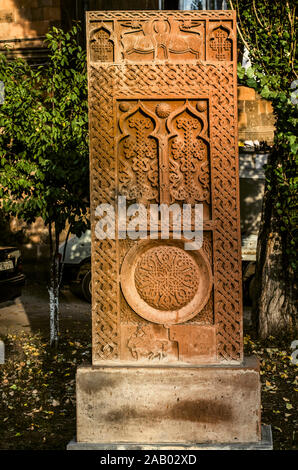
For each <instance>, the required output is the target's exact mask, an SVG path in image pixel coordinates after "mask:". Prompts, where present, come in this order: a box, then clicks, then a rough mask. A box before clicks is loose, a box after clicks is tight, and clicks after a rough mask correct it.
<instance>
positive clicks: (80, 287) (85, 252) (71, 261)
mask: <svg viewBox="0 0 298 470" xmlns="http://www.w3.org/2000/svg"><path fill="white" fill-rule="evenodd" d="M64 247H65V242H63V243H61V245H60V246H59V253H60V256H61V258H63V254H64ZM63 283H64V284H69V286H70V288H71V290H72V291H74V293H75V294H79V295H80V296H82V297H84V299H85V300H87V302H91V231H90V230H87V231H86V232H84V233H83V235H82V236H81V237H76V236H73V237H72V238H70V239H69V240H68V242H67V245H66V249H65V256H64V267H63Z"/></svg>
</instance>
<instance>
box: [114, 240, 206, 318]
mask: <svg viewBox="0 0 298 470" xmlns="http://www.w3.org/2000/svg"><path fill="white" fill-rule="evenodd" d="M121 288H122V292H123V294H124V297H125V299H126V301H127V303H128V304H129V305H130V306H131V308H132V309H133V310H134V311H135V312H136V313H137V314H138V315H140V316H141V317H143V318H145V319H146V320H149V321H151V322H153V323H160V324H164V325H170V324H176V323H182V322H185V321H187V320H190V319H191V318H193V317H194V316H196V315H197V314H198V313H199V312H200V311H201V310H202V309H203V307H204V306H205V305H206V303H207V301H208V299H209V297H210V293H211V289H212V272H211V266H210V264H209V261H208V259H207V256H206V255H205V253H204V251H203V250H202V249H201V250H197V251H191V252H190V251H185V250H184V242H183V241H182V240H167V241H163V240H146V241H145V240H144V241H141V242H139V243H137V244H136V245H135V246H133V247H132V248H131V249H130V250H129V251H128V253H127V254H126V256H125V258H124V261H123V264H122V268H121Z"/></svg>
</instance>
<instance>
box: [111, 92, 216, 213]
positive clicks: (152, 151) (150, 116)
mask: <svg viewBox="0 0 298 470" xmlns="http://www.w3.org/2000/svg"><path fill="white" fill-rule="evenodd" d="M148 101H149V100H148ZM181 101H182V100H181ZM119 111H120V113H121V114H120V117H119V120H118V129H119V131H120V133H119V137H118V158H117V160H118V171H119V183H120V188H119V189H120V193H121V194H122V195H125V196H126V197H127V199H128V200H134V201H135V202H138V203H140V202H142V203H145V204H147V203H150V202H151V203H152V202H154V203H155V202H157V203H158V202H159V203H175V202H178V203H183V202H184V203H187V204H196V203H204V204H205V205H206V207H207V206H209V205H210V147H209V136H208V132H209V131H208V102H207V100H193V102H192V103H190V102H189V101H188V100H185V101H182V102H181V104H180V103H179V105H178V106H177V103H175V101H174V100H160V101H158V100H155V101H154V103H150V102H146V100H138V101H137V102H136V101H134V102H133V103H130V102H129V100H127V101H122V102H120V103H119ZM158 188H160V194H158Z"/></svg>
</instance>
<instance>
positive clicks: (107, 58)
mask: <svg viewBox="0 0 298 470" xmlns="http://www.w3.org/2000/svg"><path fill="white" fill-rule="evenodd" d="M87 43H88V80H89V106H90V115H89V118H90V119H89V122H90V155H91V201H92V207H91V221H92V250H93V251H92V282H93V290H92V302H93V308H92V311H93V364H101V363H102V361H116V362H118V363H119V361H120V362H121V361H131V362H132V363H134V362H136V363H137V362H138V361H142V362H144V361H147V362H149V363H150V361H152V360H153V361H154V363H155V362H156V361H158V363H160V364H163V363H167V362H176V363H177V364H179V362H181V363H184V362H191V363H196V364H200V363H205V362H209V363H219V362H223V361H227V362H231V361H237V362H238V363H240V362H241V360H242V356H243V350H242V299H241V244H240V224H239V201H238V199H239V188H238V156H237V148H238V138H237V87H236V84H237V76H236V17H235V13H234V12H232V11H187V12H181V11H158V12H157V11H122V12H121V11H112V12H106V11H100V12H88V13H87ZM118 195H121V196H125V197H126V198H127V202H128V203H129V204H131V203H142V204H144V205H145V206H146V207H148V206H149V205H150V204H152V203H154V204H161V203H163V204H168V205H169V204H174V203H175V204H178V205H179V206H180V207H181V206H182V205H183V204H185V203H187V204H192V206H194V204H202V205H203V213H204V230H205V232H204V244H203V247H202V248H201V249H200V250H197V251H185V249H184V246H183V243H182V241H181V240H177V239H175V235H174V234H173V232H172V230H170V240H168V241H166V240H162V239H161V236H160V232H159V230H160V227H159V230H158V233H157V234H156V235H157V239H156V240H135V241H131V240H119V239H117V236H116V239H115V240H101V241H100V240H98V239H97V238H96V233H95V231H96V224H97V222H98V218H97V217H96V215H95V211H96V207H97V206H98V204H100V203H108V204H112V206H113V207H115V209H116V208H117V196H118ZM172 228H173V227H172ZM154 325H155V326H154ZM156 325H157V326H156Z"/></svg>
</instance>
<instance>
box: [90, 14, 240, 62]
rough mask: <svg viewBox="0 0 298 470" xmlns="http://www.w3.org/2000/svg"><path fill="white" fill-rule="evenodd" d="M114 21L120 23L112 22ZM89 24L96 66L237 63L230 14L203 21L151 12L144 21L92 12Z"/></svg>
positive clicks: (191, 16)
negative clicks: (98, 64) (142, 63)
mask: <svg viewBox="0 0 298 470" xmlns="http://www.w3.org/2000/svg"><path fill="white" fill-rule="evenodd" d="M220 17H222V19H221V20H220ZM113 18H116V19H117V21H116V22H115V21H114V22H113V21H111V20H112V19H113ZM219 20H220V21H219ZM89 21H90V25H91V27H92V30H91V37H90V51H91V55H90V59H91V61H92V62H97V61H101V62H112V61H118V60H122V61H123V60H124V61H129V62H135V63H139V62H152V61H157V62H158V61H172V62H180V61H183V62H185V61H186V60H187V61H198V60H200V61H205V60H207V61H210V60H211V61H213V60H214V61H231V60H233V47H234V43H235V41H234V32H233V23H232V21H231V14H230V13H229V12H225V13H224V14H223V15H222V14H217V15H215V14H213V13H211V12H209V15H205V14H204V13H203V12H201V14H200V19H196V18H194V17H193V15H188V14H184V16H183V15H182V14H179V12H175V13H172V14H171V15H167V14H165V13H162V12H159V15H158V17H157V15H156V14H150V12H143V14H142V17H140V15H136V14H135V12H130V13H128V12H125V13H123V14H122V15H121V12H115V13H112V12H109V14H107V13H106V14H105V12H102V14H101V15H100V14H98V15H97V14H96V13H95V12H91V13H89ZM114 24H115V25H116V27H114ZM115 46H116V48H115ZM206 46H207V47H206Z"/></svg>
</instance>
